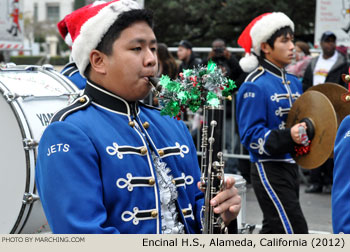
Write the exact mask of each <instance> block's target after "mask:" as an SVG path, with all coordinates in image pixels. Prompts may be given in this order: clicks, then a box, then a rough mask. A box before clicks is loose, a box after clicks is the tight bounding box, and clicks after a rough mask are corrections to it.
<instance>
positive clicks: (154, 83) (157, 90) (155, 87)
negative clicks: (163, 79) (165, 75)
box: [148, 77, 162, 95]
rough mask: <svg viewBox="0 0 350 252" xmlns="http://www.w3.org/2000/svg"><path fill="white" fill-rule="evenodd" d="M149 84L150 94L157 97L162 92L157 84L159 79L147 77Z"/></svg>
mask: <svg viewBox="0 0 350 252" xmlns="http://www.w3.org/2000/svg"><path fill="white" fill-rule="evenodd" d="M148 79H149V83H150V84H151V86H152V87H153V88H152V92H154V93H155V94H156V95H158V94H159V93H160V92H161V91H162V86H161V85H160V84H159V78H157V77H149V78H148Z"/></svg>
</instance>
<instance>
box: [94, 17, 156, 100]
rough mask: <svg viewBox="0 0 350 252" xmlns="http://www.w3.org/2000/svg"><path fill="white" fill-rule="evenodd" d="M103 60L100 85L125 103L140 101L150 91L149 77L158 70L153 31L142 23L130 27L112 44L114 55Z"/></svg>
mask: <svg viewBox="0 0 350 252" xmlns="http://www.w3.org/2000/svg"><path fill="white" fill-rule="evenodd" d="M105 59H106V63H105V70H106V78H105V80H104V81H103V83H100V84H101V85H102V86H103V87H104V88H106V89H107V90H109V91H111V92H112V93H114V94H116V95H118V96H120V97H122V98H124V99H125V100H127V101H137V100H140V99H143V98H144V97H145V96H147V94H148V93H149V91H150V89H151V85H150V84H149V80H148V77H150V76H155V74H156V72H157V69H158V61H157V41H156V37H155V35H154V32H153V30H152V29H151V27H149V25H148V24H147V23H146V22H143V21H140V22H136V23H134V24H132V25H131V26H129V27H128V28H126V29H125V30H123V31H122V32H121V34H120V37H119V38H118V39H117V40H116V41H114V43H113V53H112V55H109V56H106V57H105Z"/></svg>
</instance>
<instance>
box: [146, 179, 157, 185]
mask: <svg viewBox="0 0 350 252" xmlns="http://www.w3.org/2000/svg"><path fill="white" fill-rule="evenodd" d="M154 183H156V181H155V180H154V178H150V179H149V180H148V184H149V185H154Z"/></svg>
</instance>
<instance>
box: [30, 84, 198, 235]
mask: <svg viewBox="0 0 350 252" xmlns="http://www.w3.org/2000/svg"><path fill="white" fill-rule="evenodd" d="M135 125H137V126H138V127H135ZM152 153H153V154H155V155H157V156H158V157H159V159H160V160H161V161H162V162H164V163H165V164H166V165H167V171H168V172H169V175H171V177H172V178H173V183H174V185H175V186H176V187H175V188H176V190H177V197H178V198H177V201H176V207H177V209H178V212H179V217H180V220H181V222H182V223H183V224H184V227H185V232H186V233H199V232H200V228H201V224H200V210H201V207H202V205H203V193H202V192H201V191H200V190H199V189H198V188H197V182H198V181H199V179H200V169H199V165H198V159H197V153H196V149H195V147H194V144H193V140H192V137H191V135H190V134H189V132H188V129H187V128H186V126H185V124H184V123H183V122H181V121H177V120H175V119H173V118H170V117H169V116H161V115H160V111H159V110H157V109H155V108H150V107H149V106H146V105H142V104H141V103H139V102H136V103H129V102H127V101H125V100H123V99H122V98H120V97H118V96H115V95H114V94H112V93H110V92H108V91H107V90H105V89H103V88H101V87H100V86H98V85H96V84H94V83H91V82H89V81H88V82H87V85H86V88H85V95H84V96H83V97H82V98H80V99H79V100H77V102H75V103H74V104H73V105H72V106H70V107H68V108H66V109H64V110H62V111H60V112H58V113H57V114H56V115H55V116H54V118H53V120H52V122H51V124H50V125H49V126H48V127H47V128H46V130H45V132H44V134H43V136H42V139H41V141H40V145H39V153H38V160H37V166H36V182H37V187H38V192H39V195H40V198H41V201H42V204H43V208H44V211H45V214H46V216H47V219H48V222H49V224H50V227H51V229H52V231H53V233H151V234H159V233H161V231H162V218H161V214H162V213H161V202H160V198H161V197H160V191H159V185H158V181H159V180H158V179H157V173H156V171H155V164H154V159H153V158H152Z"/></svg>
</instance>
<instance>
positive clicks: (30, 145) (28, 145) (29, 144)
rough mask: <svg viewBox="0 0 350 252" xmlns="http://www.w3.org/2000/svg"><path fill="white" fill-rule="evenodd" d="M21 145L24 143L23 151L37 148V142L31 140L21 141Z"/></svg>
mask: <svg viewBox="0 0 350 252" xmlns="http://www.w3.org/2000/svg"><path fill="white" fill-rule="evenodd" d="M23 143H24V149H25V150H31V149H34V148H35V147H37V146H38V144H39V143H38V142H37V141H35V140H33V139H27V138H25V139H23Z"/></svg>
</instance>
